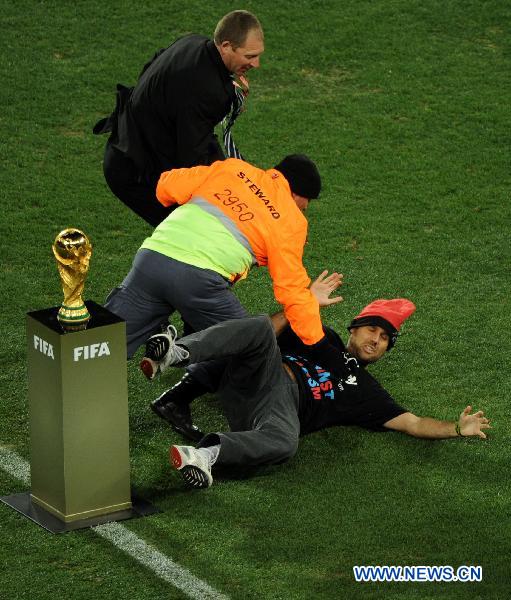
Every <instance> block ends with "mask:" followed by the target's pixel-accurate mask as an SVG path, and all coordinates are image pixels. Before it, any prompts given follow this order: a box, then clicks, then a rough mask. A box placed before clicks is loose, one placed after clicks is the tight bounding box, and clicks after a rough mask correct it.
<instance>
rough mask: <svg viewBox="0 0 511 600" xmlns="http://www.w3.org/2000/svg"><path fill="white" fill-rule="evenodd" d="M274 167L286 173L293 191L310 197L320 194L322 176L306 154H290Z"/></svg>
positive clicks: (283, 173) (285, 175)
mask: <svg viewBox="0 0 511 600" xmlns="http://www.w3.org/2000/svg"><path fill="white" fill-rule="evenodd" d="M274 169H276V170H277V171H280V172H281V173H282V175H284V177H285V178H286V179H287V182H288V183H289V187H290V188H291V191H292V192H293V193H295V194H298V196H303V197H304V198H308V199H311V198H317V197H318V196H319V192H320V191H321V177H320V175H319V171H318V168H317V167H316V165H315V164H314V163H313V162H312V160H311V159H310V158H309V157H308V156H305V154H289V155H288V156H286V157H285V158H284V159H283V160H281V161H280V162H279V164H278V165H275V167H274Z"/></svg>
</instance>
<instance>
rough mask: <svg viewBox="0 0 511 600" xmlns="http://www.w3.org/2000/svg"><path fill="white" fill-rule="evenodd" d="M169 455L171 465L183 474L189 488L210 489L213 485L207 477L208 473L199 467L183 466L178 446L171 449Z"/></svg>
mask: <svg viewBox="0 0 511 600" xmlns="http://www.w3.org/2000/svg"><path fill="white" fill-rule="evenodd" d="M169 454H170V457H169V458H170V463H171V465H172V466H173V467H174V469H177V470H178V471H180V472H181V475H182V477H183V479H184V481H185V484H186V485H187V486H188V487H191V488H195V489H204V488H208V487H209V486H210V485H211V482H210V481H209V479H208V476H207V475H206V473H204V471H203V470H202V469H199V467H196V466H194V465H185V466H183V458H182V456H181V453H180V452H179V450H178V448H177V447H176V446H171V447H170V452H169Z"/></svg>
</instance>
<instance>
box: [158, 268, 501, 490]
mask: <svg viewBox="0 0 511 600" xmlns="http://www.w3.org/2000/svg"><path fill="white" fill-rule="evenodd" d="M328 281H329V278H326V279H325V278H324V281H323V284H321V282H320V285H319V287H318V285H316V288H315V289H316V292H315V293H317V292H318V289H319V290H320V292H319V296H318V300H319V301H320V304H322V299H321V294H322V293H323V296H324V298H326V297H327V296H328V294H329V293H330V292H329V291H328V288H327V283H325V282H328ZM316 284H317V282H316ZM311 289H313V288H312V287H311ZM325 290H326V291H325ZM414 311H415V306H414V304H413V303H412V302H410V301H409V300H405V299H401V298H399V299H394V300H376V301H374V302H372V303H371V304H369V305H368V306H366V307H365V308H364V309H363V310H362V311H361V312H360V314H358V315H357V316H356V317H355V318H354V319H353V320H352V321H351V323H350V325H349V327H348V331H349V333H350V335H349V338H348V342H347V344H346V346H345V345H344V344H343V342H342V340H341V338H340V337H339V336H338V335H337V334H336V333H335V331H333V330H332V329H329V328H325V332H326V335H327V336H328V337H329V339H330V342H331V343H332V344H333V345H334V346H336V347H337V348H338V349H339V350H340V352H341V356H342V361H341V362H340V363H339V364H338V365H337V367H336V369H335V370H333V371H327V370H325V369H324V368H322V366H321V365H319V364H318V363H317V361H315V360H311V358H310V357H309V356H308V355H307V347H306V346H305V345H304V344H303V343H302V342H301V341H300V340H299V338H298V337H297V336H296V335H294V333H293V332H292V331H291V329H290V328H289V326H288V323H287V320H286V318H285V317H284V315H283V313H278V314H276V315H273V316H272V317H271V318H270V317H268V316H256V317H248V318H244V319H236V320H231V321H225V322H223V323H220V324H218V325H214V326H213V327H210V328H208V329H205V330H204V331H200V332H198V333H194V334H192V335H188V336H186V337H183V338H181V339H179V340H177V341H176V340H175V336H174V335H171V334H170V333H168V334H158V335H157V336H153V338H155V337H157V338H158V341H159V344H148V348H154V347H158V348H159V349H160V352H159V353H158V354H157V355H156V354H155V355H153V356H149V357H148V358H149V359H151V360H154V361H155V362H157V363H158V366H159V370H164V369H166V368H167V367H169V366H179V367H182V366H185V365H187V364H190V363H194V362H200V361H204V360H210V359H217V358H225V359H228V366H227V368H226V370H225V372H224V375H223V377H222V380H221V382H220V384H219V388H218V395H219V397H220V400H221V403H222V407H223V410H224V412H225V416H226V418H227V421H228V423H229V427H230V431H228V432H218V433H209V434H207V435H205V436H204V437H203V438H202V439H201V441H200V442H199V444H198V446H197V448H195V447H193V446H177V445H174V446H172V447H171V448H170V460H171V463H172V465H173V466H174V467H175V468H176V469H178V470H179V471H180V472H181V474H182V476H183V478H184V480H185V482H186V484H187V485H188V486H190V487H196V488H205V487H209V486H210V485H211V484H212V482H213V478H212V475H211V467H212V466H213V464H215V463H216V464H217V465H222V466H227V465H232V466H237V467H239V466H249V465H251V466H254V465H268V464H278V463H282V462H284V461H286V460H288V459H289V458H291V457H292V456H293V455H294V454H295V453H296V450H297V448H298V439H299V437H300V436H301V435H305V434H307V433H310V432H312V431H317V430H320V429H324V428H326V427H331V426H333V425H358V426H360V427H364V428H366V429H371V430H376V431H384V430H389V429H391V430H395V431H401V432H403V433H407V434H409V435H412V436H415V437H418V438H429V439H443V438H455V437H460V436H461V437H463V436H477V437H480V438H486V435H485V433H484V431H483V430H485V429H489V428H490V425H489V421H488V419H487V418H486V417H484V415H483V412H482V411H478V412H476V413H474V414H472V408H471V407H470V406H467V407H466V408H465V409H464V410H463V412H462V413H461V415H460V416H459V419H458V420H457V421H455V422H452V421H441V420H438V419H433V418H429V417H417V416H416V415H414V414H413V413H411V412H409V411H408V410H406V409H405V408H403V407H401V406H399V405H398V404H396V402H395V401H394V400H393V398H392V397H391V396H390V394H389V393H388V392H387V391H386V390H385V389H384V388H383V387H382V386H381V385H380V384H379V383H378V382H377V381H376V379H374V377H372V376H371V375H370V374H369V373H368V371H367V369H366V367H367V365H369V364H370V363H374V362H376V361H377V360H379V359H380V358H381V357H382V356H383V355H384V354H385V352H387V351H389V350H391V348H393V347H394V344H395V343H396V339H397V336H398V331H399V330H400V328H401V325H402V323H403V322H404V321H405V320H406V319H407V318H408V317H409V316H410V315H411V314H412V313H413V312H414ZM276 336H280V338H279V345H280V348H279V345H278V344H277V338H276ZM153 341H154V340H153ZM162 348H164V349H163V350H162Z"/></svg>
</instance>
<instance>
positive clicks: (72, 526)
mask: <svg viewBox="0 0 511 600" xmlns="http://www.w3.org/2000/svg"><path fill="white" fill-rule="evenodd" d="M0 502H3V503H4V504H7V505H8V506H10V507H11V508H13V509H14V510H15V511H17V512H18V513H20V514H22V515H23V516H25V517H27V518H28V519H30V520H31V521H33V522H34V523H36V524H37V525H40V526H41V527H43V528H44V529H46V530H47V531H49V532H50V533H66V532H67V531H75V530H76V529H85V528H88V527H96V526H97V525H103V524H104V523H111V522H112V521H125V520H127V519H133V518H137V517H146V516H149V515H153V514H155V513H159V512H161V511H160V510H159V509H158V508H156V507H155V506H154V505H153V504H151V503H150V502H147V500H144V499H143V498H140V496H138V495H137V494H136V493H132V496H131V508H129V509H127V510H120V511H117V512H113V513H109V514H107V515H101V516H97V517H93V518H89V519H80V520H79V521H72V522H70V523H66V522H64V521H62V520H60V519H58V518H57V517H56V516H55V515H53V514H51V513H50V512H48V511H47V510H45V509H44V508H43V507H41V506H39V505H37V504H35V503H33V502H32V499H31V494H30V492H22V493H21V494H12V495H10V496H1V497H0Z"/></svg>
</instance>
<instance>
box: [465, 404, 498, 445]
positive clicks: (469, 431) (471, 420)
mask: <svg viewBox="0 0 511 600" xmlns="http://www.w3.org/2000/svg"><path fill="white" fill-rule="evenodd" d="M471 412H472V407H471V406H467V408H465V410H464V411H463V412H462V413H461V415H460V418H459V420H458V424H459V426H460V433H461V435H463V436H470V435H473V436H477V437H480V438H482V439H486V434H485V433H484V431H482V430H483V429H491V425H490V421H489V420H488V419H487V418H486V417H485V416H484V413H483V411H482V410H478V411H477V412H476V413H474V414H473V415H471V414H470V413H471Z"/></svg>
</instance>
